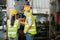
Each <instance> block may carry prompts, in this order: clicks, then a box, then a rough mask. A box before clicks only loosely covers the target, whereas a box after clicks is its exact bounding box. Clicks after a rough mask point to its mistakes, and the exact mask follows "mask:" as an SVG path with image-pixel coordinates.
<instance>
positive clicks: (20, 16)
mask: <svg viewBox="0 0 60 40" xmlns="http://www.w3.org/2000/svg"><path fill="white" fill-rule="evenodd" d="M24 17H25V15H23V13H19V14H17V15H16V18H24Z"/></svg>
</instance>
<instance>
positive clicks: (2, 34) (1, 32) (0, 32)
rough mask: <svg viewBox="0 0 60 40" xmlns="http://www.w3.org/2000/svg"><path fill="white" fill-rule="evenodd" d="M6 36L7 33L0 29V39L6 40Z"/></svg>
mask: <svg viewBox="0 0 60 40" xmlns="http://www.w3.org/2000/svg"><path fill="white" fill-rule="evenodd" d="M5 38H6V33H5V32H3V31H0V40H5Z"/></svg>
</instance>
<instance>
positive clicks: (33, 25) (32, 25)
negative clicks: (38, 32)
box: [26, 24, 35, 26]
mask: <svg viewBox="0 0 60 40" xmlns="http://www.w3.org/2000/svg"><path fill="white" fill-rule="evenodd" d="M26 26H28V25H26ZM32 26H35V24H33V25H32Z"/></svg>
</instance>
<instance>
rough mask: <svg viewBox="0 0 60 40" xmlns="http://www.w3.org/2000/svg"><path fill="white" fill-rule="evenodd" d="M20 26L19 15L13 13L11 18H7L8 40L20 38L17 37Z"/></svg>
mask: <svg viewBox="0 0 60 40" xmlns="http://www.w3.org/2000/svg"><path fill="white" fill-rule="evenodd" d="M18 27H19V23H18V20H17V17H16V16H15V15H13V16H12V18H11V19H8V20H7V31H8V32H7V33H8V40H18V38H17V30H18Z"/></svg>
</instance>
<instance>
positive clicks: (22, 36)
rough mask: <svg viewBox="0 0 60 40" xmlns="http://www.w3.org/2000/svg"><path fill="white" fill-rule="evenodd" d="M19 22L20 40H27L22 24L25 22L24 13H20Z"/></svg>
mask: <svg viewBox="0 0 60 40" xmlns="http://www.w3.org/2000/svg"><path fill="white" fill-rule="evenodd" d="M17 16H18V20H19V24H20V26H19V29H18V40H26V39H25V34H24V32H23V30H24V24H22V23H23V22H25V15H23V14H22V13H18V14H17Z"/></svg>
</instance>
